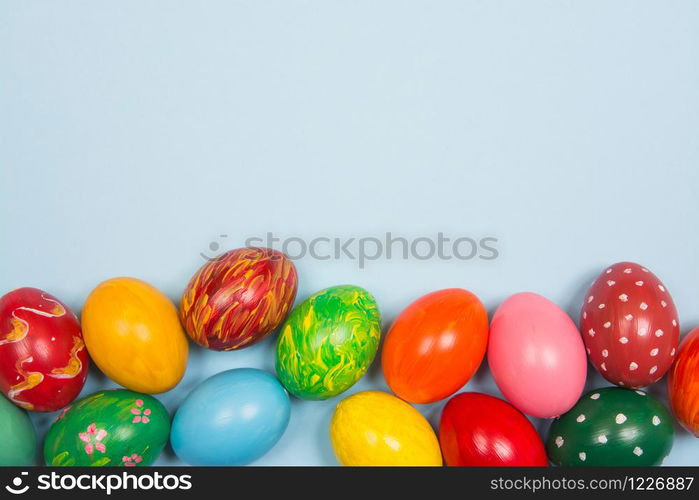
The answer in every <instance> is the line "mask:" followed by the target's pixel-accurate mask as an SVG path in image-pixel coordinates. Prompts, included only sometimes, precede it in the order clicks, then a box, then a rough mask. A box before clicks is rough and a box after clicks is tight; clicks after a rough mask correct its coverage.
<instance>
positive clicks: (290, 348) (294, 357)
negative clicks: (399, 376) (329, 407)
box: [276, 285, 381, 399]
mask: <svg viewBox="0 0 699 500" xmlns="http://www.w3.org/2000/svg"><path fill="white" fill-rule="evenodd" d="M380 336H381V318H380V316H379V309H378V307H377V306H376V301H375V300H374V297H372V296H371V294H370V293H369V292H367V291H366V290H364V289H363V288H360V287H357V286H352V285H340V286H334V287H331V288H327V289H325V290H322V291H320V292H318V293H316V294H314V295H312V296H311V297H309V298H308V299H306V300H305V301H303V302H302V303H301V304H300V305H299V306H298V307H296V309H294V310H293V311H292V312H291V314H290V315H289V318H288V319H287V320H286V322H285V323H284V325H283V326H282V329H281V332H280V333H279V339H278V340H277V362H276V368H277V376H278V377H279V380H280V381H281V382H282V384H284V387H286V388H287V390H288V391H289V392H290V393H292V394H293V395H294V396H297V397H299V398H302V399H327V398H331V397H333V396H337V395H338V394H340V393H342V392H344V391H346V390H347V389H349V388H350V387H352V386H353V385H354V384H355V382H357V380H359V379H360V378H361V377H362V376H363V375H364V373H365V372H366V371H367V369H368V368H369V365H370V364H371V362H372V361H373V359H374V356H375V355H376V350H377V349H378V346H379V337H380Z"/></svg>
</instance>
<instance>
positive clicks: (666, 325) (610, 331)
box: [580, 262, 680, 389]
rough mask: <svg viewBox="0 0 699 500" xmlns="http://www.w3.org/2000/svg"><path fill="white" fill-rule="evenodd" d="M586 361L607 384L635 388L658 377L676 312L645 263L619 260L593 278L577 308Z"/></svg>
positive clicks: (674, 339) (668, 357) (674, 334)
mask: <svg viewBox="0 0 699 500" xmlns="http://www.w3.org/2000/svg"><path fill="white" fill-rule="evenodd" d="M580 329H581V331H582V332H586V333H587V335H583V340H584V341H585V346H586V348H587V349H588V353H589V358H590V362H591V363H592V364H593V366H594V367H595V368H597V370H598V371H599V372H600V373H601V374H602V375H603V376H604V377H605V378H606V379H607V380H609V381H610V382H612V383H614V384H617V385H619V386H623V387H627V388H631V389H635V388H638V387H645V386H647V385H649V384H651V383H653V382H655V381H657V380H658V379H660V378H661V377H662V376H663V375H664V374H665V373H666V372H667V370H668V369H669V367H670V365H671V364H672V361H673V359H674V357H675V352H676V348H677V346H678V344H679V330H680V329H679V324H678V319H677V310H676V309H675V304H674V302H673V300H672V297H671V296H670V293H669V292H668V290H667V288H666V287H665V285H663V284H662V283H661V282H660V280H659V279H658V278H657V277H656V276H655V275H654V274H653V273H651V272H650V271H649V270H648V269H646V268H645V267H642V266H640V265H638V264H635V263H632V262H620V263H617V264H614V265H612V266H610V267H608V268H606V269H605V271H604V272H603V273H602V274H601V275H600V276H599V277H598V278H597V279H596V280H595V282H594V283H593V284H592V286H591V287H590V289H589V290H588V292H587V294H586V295H585V301H584V304H583V307H582V310H581V320H580Z"/></svg>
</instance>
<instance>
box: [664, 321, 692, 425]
mask: <svg viewBox="0 0 699 500" xmlns="http://www.w3.org/2000/svg"><path fill="white" fill-rule="evenodd" d="M667 389H668V397H669V399H670V404H671V405H672V411H673V412H674V413H675V416H676V417H677V420H679V421H680V423H681V424H682V425H683V426H684V427H685V428H686V429H687V430H688V431H689V432H691V433H692V434H694V435H695V436H697V437H699V328H695V329H694V330H692V331H691V332H689V334H688V335H687V336H686V337H685V338H684V340H683V341H682V344H681V345H680V352H679V353H678V354H677V360H676V361H675V364H674V365H672V368H670V371H669V376H668V381H667Z"/></svg>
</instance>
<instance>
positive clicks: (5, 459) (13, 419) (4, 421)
mask: <svg viewBox="0 0 699 500" xmlns="http://www.w3.org/2000/svg"><path fill="white" fill-rule="evenodd" d="M0 443H2V446H0V466H5V465H16V466H22V465H32V463H33V462H34V455H35V454H36V432H35V431H34V426H33V425H32V423H31V421H30V420H29V417H28V416H27V413H26V412H25V411H23V410H20V409H19V408H17V407H16V406H15V405H14V404H12V403H11V402H10V401H8V400H7V399H5V398H4V397H2V396H0Z"/></svg>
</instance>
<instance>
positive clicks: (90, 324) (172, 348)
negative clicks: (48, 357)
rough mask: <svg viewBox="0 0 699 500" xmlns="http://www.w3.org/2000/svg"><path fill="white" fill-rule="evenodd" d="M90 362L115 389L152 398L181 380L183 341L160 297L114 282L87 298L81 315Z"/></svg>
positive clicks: (146, 288)
mask: <svg viewBox="0 0 699 500" xmlns="http://www.w3.org/2000/svg"><path fill="white" fill-rule="evenodd" d="M82 323H83V335H84V337H85V344H86V345H87V349H88V351H89V352H90V356H91V357H92V359H93V361H94V362H95V363H96V364H97V366H99V368H100V370H102V371H103V372H104V373H105V374H106V375H107V376H108V377H109V378H111V379H112V380H114V381H115V382H116V383H117V384H119V385H122V386H124V387H126V388H127V389H131V390H133V391H137V392H144V393H148V394H157V393H160V392H165V391H168V390H170V389H172V388H173V387H174V386H176V385H177V383H178V382H179V381H180V379H181V378H182V375H184V370H185V366H186V364H187V352H188V345H187V337H186V336H185V334H184V331H183V330H182V326H181V325H180V320H179V317H178V316H177V309H175V306H174V304H173V303H172V302H171V301H170V299H168V298H167V297H166V296H165V294H163V293H162V292H160V291H159V290H158V289H156V288H155V287H153V286H151V285H149V284H148V283H145V282H143V281H141V280H138V279H134V278H113V279H110V280H107V281H105V282H103V283H100V284H99V285H98V286H97V288H95V289H94V290H93V291H92V293H90V295H89V297H88V298H87V301H86V302H85V305H84V307H83V312H82Z"/></svg>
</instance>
